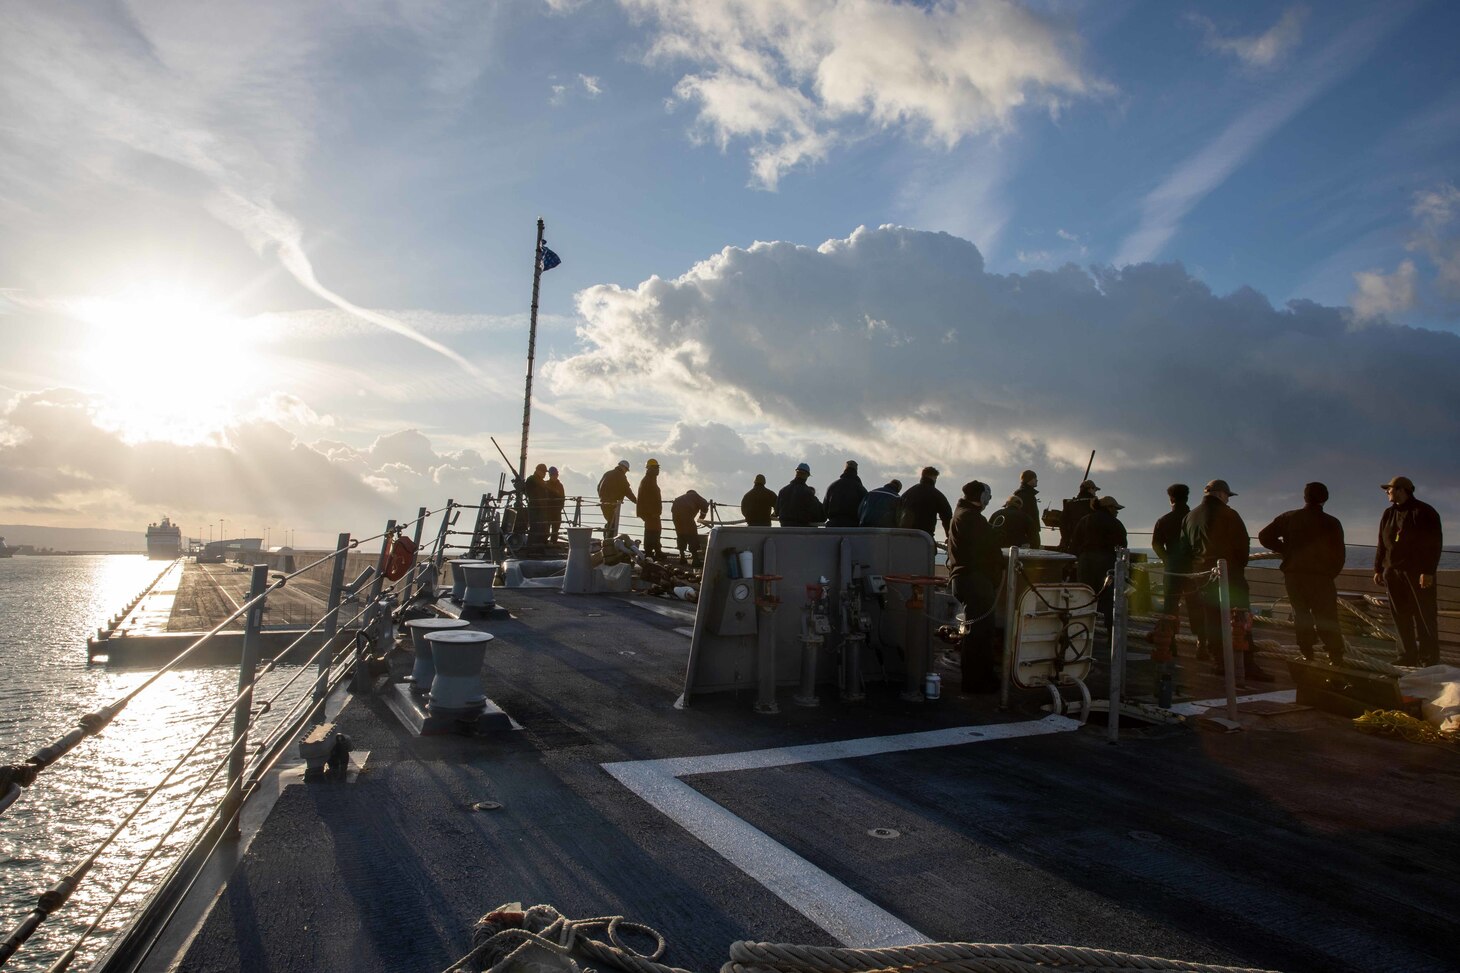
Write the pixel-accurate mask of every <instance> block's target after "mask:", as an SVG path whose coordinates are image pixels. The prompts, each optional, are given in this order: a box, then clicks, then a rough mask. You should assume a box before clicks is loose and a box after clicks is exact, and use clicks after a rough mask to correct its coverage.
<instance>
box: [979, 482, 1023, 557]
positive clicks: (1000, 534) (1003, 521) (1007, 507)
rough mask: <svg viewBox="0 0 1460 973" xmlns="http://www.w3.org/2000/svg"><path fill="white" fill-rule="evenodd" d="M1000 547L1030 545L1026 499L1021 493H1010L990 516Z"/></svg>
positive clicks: (990, 523)
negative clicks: (1025, 506) (1025, 513)
mask: <svg viewBox="0 0 1460 973" xmlns="http://www.w3.org/2000/svg"><path fill="white" fill-rule="evenodd" d="M989 526H990V527H992V528H993V529H994V536H995V537H996V538H998V541H999V546H1000V547H1027V546H1028V545H1029V520H1028V518H1026V517H1025V516H1024V501H1023V499H1021V498H1020V496H1019V494H1017V493H1011V494H1009V499H1007V500H1005V501H1004V505H1003V506H1002V507H1000V508H999V509H998V510H995V511H994V515H993V516H992V517H990V518H989Z"/></svg>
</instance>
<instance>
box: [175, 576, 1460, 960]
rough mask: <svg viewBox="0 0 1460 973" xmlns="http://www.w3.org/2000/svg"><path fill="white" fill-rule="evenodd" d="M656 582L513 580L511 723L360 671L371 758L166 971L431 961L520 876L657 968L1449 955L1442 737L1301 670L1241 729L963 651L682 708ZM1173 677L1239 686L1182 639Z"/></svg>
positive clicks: (286, 826) (499, 651)
mask: <svg viewBox="0 0 1460 973" xmlns="http://www.w3.org/2000/svg"><path fill="white" fill-rule="evenodd" d="M645 600H646V599H642V598H639V599H634V598H630V597H628V596H605V595H593V596H581V595H580V596H565V595H562V594H560V593H557V592H554V591H551V590H502V591H500V594H499V596H498V603H499V605H500V606H502V607H503V608H504V609H506V611H505V612H502V613H499V614H500V615H501V616H502V617H498V618H494V619H491V620H489V621H484V622H479V623H476V625H477V627H479V628H484V629H486V630H488V631H491V632H492V633H493V634H494V635H495V636H496V638H495V640H494V641H493V642H492V643H491V644H490V646H489V651H488V656H487V661H486V666H485V670H486V676H485V678H486V682H487V687H488V695H489V696H490V697H491V698H492V700H493V701H494V702H496V703H497V704H498V705H499V706H501V707H502V708H503V709H504V710H505V711H506V712H507V713H508V714H509V715H510V716H511V717H512V718H513V720H514V721H515V722H516V724H517V725H518V726H519V727H520V728H519V729H514V730H509V731H503V732H499V733H496V734H493V735H489V736H483V737H475V738H468V737H418V736H416V735H414V734H413V733H412V732H409V731H408V730H407V729H406V728H405V726H404V725H403V724H402V722H401V721H400V720H399V719H398V718H397V717H396V715H395V713H394V711H393V710H392V708H391V707H390V706H389V705H388V701H389V694H390V693H391V692H392V690H391V689H390V688H389V687H385V686H381V687H378V691H377V692H375V693H372V694H360V695H356V696H353V697H350V698H349V699H348V701H347V703H346V705H345V706H344V708H343V710H342V711H341V712H340V714H339V716H338V718H337V722H338V725H339V727H340V729H341V730H342V731H343V732H344V733H346V734H347V735H348V736H349V737H350V738H351V740H352V742H353V745H354V747H355V749H356V751H357V755H360V754H364V753H368V758H366V759H365V760H364V763H363V766H362V767H361V769H360V771H359V773H358V774H355V775H352V777H351V779H350V780H349V781H348V782H345V781H322V782H318V783H309V784H302V783H299V784H295V785H293V786H286V787H283V788H282V789H281V790H280V791H279V793H278V796H277V800H276V802H275V803H274V804H273V806H272V808H271V809H270V810H269V811H268V813H267V817H266V818H264V819H263V820H262V823H261V825H259V826H258V828H257V830H256V831H255V832H254V833H253V834H252V836H251V838H250V839H249V843H248V845H247V847H246V850H241V853H240V854H239V856H238V859H237V863H236V865H235V866H233V867H232V871H231V875H229V877H228V879H227V882H226V885H225V886H224V887H223V888H222V890H221V894H218V895H217V897H216V900H214V901H213V902H212V904H211V907H210V908H209V909H207V910H206V912H200V913H199V916H200V918H199V920H198V923H197V926H196V928H195V931H194V934H193V935H191V936H190V937H189V938H187V940H186V941H185V942H177V943H174V944H173V948H172V949H170V950H159V951H158V952H157V953H155V954H154V956H153V957H152V964H153V965H154V966H155V968H164V967H169V966H171V967H174V968H177V969H181V970H185V971H190V973H202V971H214V970H238V969H247V970H269V971H278V973H283V971H296V970H297V971H305V970H309V971H334V970H340V971H346V970H348V971H351V973H375V971H379V973H385V971H392V973H402V971H410V970H418V971H428V970H439V969H443V968H445V967H446V966H448V965H449V964H450V963H452V962H453V961H454V960H456V959H457V958H458V957H459V956H461V955H462V954H464V953H465V952H466V951H467V950H468V949H469V948H470V933H471V926H472V923H473V922H474V921H475V920H476V919H477V918H478V917H480V916H481V915H482V914H484V913H486V912H488V911H489V910H491V909H492V908H494V907H495V906H498V905H500V904H502V903H506V902H511V901H521V902H523V903H526V904H532V903H537V902H543V903H549V904H551V905H553V906H555V907H557V908H558V909H559V910H561V911H562V912H563V913H565V914H567V915H569V916H572V917H577V918H582V917H590V916H604V915H614V914H622V915H625V916H627V917H629V918H631V919H634V920H637V921H640V922H645V923H648V924H649V925H651V926H653V927H655V928H657V929H658V930H659V931H660V932H662V933H663V934H664V935H665V937H666V938H667V940H668V942H669V944H670V948H669V952H668V954H667V955H666V957H665V961H666V962H669V963H672V964H674V965H676V966H680V967H685V968H689V969H700V970H710V969H716V968H718V967H719V966H720V965H721V963H723V962H724V960H725V958H726V955H727V947H728V945H729V943H730V942H732V941H733V940H736V939H752V940H762V941H774V942H796V943H807V944H825V945H832V944H836V943H838V942H842V943H846V944H851V945H873V944H895V943H901V942H909V941H922V940H938V941H971V942H1044V943H1067V944H1072V945H1083V946H1097V947H1104V948H1108V949H1115V950H1122V951H1128V952H1135V953H1143V954H1150V955H1159V956H1168V957H1175V958H1180V959H1184V960H1188V961H1198V962H1212V963H1229V964H1236V965H1246V966H1257V967H1264V968H1271V969H1279V970H1287V971H1293V973H1297V971H1309V970H1311V971H1318V970H1323V971H1328V973H1334V971H1346V970H1352V971H1359V970H1365V971H1367V970H1375V969H1391V970H1400V969H1402V970H1406V971H1412V973H1422V971H1442V970H1445V971H1448V970H1453V969H1454V968H1455V963H1454V952H1453V931H1454V929H1456V928H1460V900H1457V898H1456V897H1455V896H1454V894H1453V892H1454V886H1453V878H1452V874H1451V871H1452V863H1453V862H1454V861H1455V860H1457V858H1460V821H1457V812H1456V808H1457V807H1460V760H1457V759H1456V754H1455V753H1454V752H1453V751H1452V750H1446V749H1441V748H1437V747H1428V746H1423V745H1416V744H1409V743H1404V742H1400V741H1395V740H1389V739H1380V738H1374V737H1369V736H1365V735H1363V734H1361V733H1359V732H1357V731H1355V730H1354V729H1353V727H1352V726H1351V725H1350V723H1349V722H1348V721H1347V720H1345V719H1342V718H1339V717H1336V716H1331V715H1328V714H1325V713H1322V712H1318V711H1315V710H1311V709H1307V708H1303V707H1297V706H1293V705H1285V704H1283V703H1282V702H1281V701H1282V700H1283V699H1285V698H1291V697H1290V696H1286V697H1285V696H1283V695H1282V691H1283V690H1284V689H1290V688H1291V687H1290V684H1287V683H1285V682H1284V683H1280V684H1279V685H1277V686H1276V687H1264V688H1271V689H1272V690H1275V691H1276V692H1277V693H1278V695H1277V696H1276V697H1275V698H1276V699H1277V700H1278V701H1277V702H1274V697H1271V696H1269V697H1268V698H1266V699H1263V700H1257V701H1254V702H1250V703H1247V704H1245V705H1244V706H1243V710H1242V721H1241V722H1242V724H1243V727H1244V729H1243V730H1242V731H1241V732H1234V733H1218V732H1210V731H1206V730H1202V729H1199V728H1197V725H1196V724H1195V723H1188V724H1185V725H1180V726H1166V725H1157V726H1147V727H1141V728H1135V727H1127V728H1125V729H1124V730H1123V732H1122V735H1121V739H1120V742H1119V743H1118V744H1115V745H1112V744H1110V743H1108V742H1107V740H1106V735H1105V730H1104V728H1103V727H1099V726H1095V725H1089V726H1084V727H1080V726H1079V725H1077V724H1075V723H1074V722H1073V721H1069V720H1066V719H1063V718H1061V717H1051V716H1048V715H1046V714H1044V713H1042V712H1041V711H1040V710H1039V708H1038V707H1039V705H1040V704H1041V703H1043V702H1045V701H1046V697H1045V696H1044V695H1043V694H1030V695H1028V696H1022V695H1019V694H1016V695H1015V698H1014V705H1013V706H1012V708H1011V709H1010V710H1008V711H1000V710H999V709H998V708H997V699H996V697H991V696H962V695H959V694H958V693H957V691H956V687H957V677H956V674H955V673H953V672H945V681H944V687H945V692H944V695H943V698H942V699H941V700H938V701H933V702H928V703H924V704H912V703H906V702H902V701H901V700H899V699H898V696H897V692H896V690H897V688H900V687H887V688H886V689H885V690H881V689H878V688H877V687H875V686H874V687H872V689H871V691H870V692H869V696H868V699H867V700H866V701H865V702H862V703H858V704H843V703H839V702H836V701H835V700H834V699H827V700H826V701H825V702H824V703H823V705H822V706H820V707H818V708H814V709H808V708H800V707H796V706H795V705H793V704H792V703H791V700H790V693H789V691H787V692H786V693H785V694H784V696H783V698H782V701H781V702H782V705H781V712H780V713H779V714H777V715H773V716H761V715H755V714H753V713H752V712H751V703H752V694H750V693H745V694H728V693H727V694H722V695H719V696H712V697H704V698H697V699H696V700H695V701H694V705H692V706H690V707H688V708H684V709H677V708H676V707H675V705H674V704H675V700H676V698H677V697H678V695H679V693H680V691H681V688H682V683H683V679H684V672H685V664H686V657H687V655H688V650H689V644H690V642H689V639H688V638H687V637H686V636H685V634H684V632H685V630H686V629H685V626H686V624H687V622H686V618H687V617H688V616H687V614H685V615H681V616H680V617H676V612H675V611H674V609H672V608H668V609H667V612H666V613H656V612H650V611H645V610H644V608H643V605H642V603H643V602H644V601H645ZM636 601H637V602H639V603H636ZM659 604H660V605H666V606H667V605H668V603H662V602H661V603H659ZM409 661H410V660H409V657H408V655H406V654H404V653H401V654H399V655H398V657H397V658H396V659H395V660H394V674H393V676H392V678H395V679H399V678H400V677H401V676H403V675H404V673H405V672H407V671H408V670H409ZM1178 681H1179V683H1180V684H1181V685H1182V686H1183V689H1184V690H1185V692H1186V693H1187V694H1188V695H1190V696H1194V697H1195V698H1198V699H1209V698H1215V697H1217V696H1220V695H1221V691H1220V688H1219V687H1220V684H1219V683H1218V682H1217V681H1216V680H1215V679H1213V678H1211V677H1209V676H1205V675H1202V674H1200V673H1198V672H1197V671H1196V670H1195V668H1194V666H1192V665H1189V664H1188V665H1186V666H1184V667H1183V669H1182V674H1181V676H1180V678H1179V680H1178ZM1197 708H1199V707H1197ZM289 779H294V780H297V776H295V777H291V778H289ZM480 801H495V802H499V803H500V804H501V807H500V809H497V810H474V808H473V806H474V805H475V804H476V803H477V802H480Z"/></svg>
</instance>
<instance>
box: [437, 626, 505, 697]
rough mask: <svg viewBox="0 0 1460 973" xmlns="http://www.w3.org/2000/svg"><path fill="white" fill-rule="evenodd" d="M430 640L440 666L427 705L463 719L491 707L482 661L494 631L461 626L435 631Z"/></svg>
mask: <svg viewBox="0 0 1460 973" xmlns="http://www.w3.org/2000/svg"><path fill="white" fill-rule="evenodd" d="M426 640H427V641H428V642H430V643H431V658H432V660H433V662H434V663H435V666H436V678H435V679H433V680H432V682H431V695H430V697H429V698H430V702H429V703H428V704H427V709H428V711H429V712H430V714H431V715H432V716H452V717H457V718H461V719H469V718H471V717H474V716H477V715H478V714H480V713H481V712H482V711H483V710H485V709H486V706H487V694H486V692H485V690H484V689H483V686H482V662H483V660H485V658H486V655H487V643H488V642H490V641H491V640H492V635H491V633H489V632H479V631H476V630H475V629H457V630H455V631H451V630H448V631H444V632H431V633H429V634H427V635H426Z"/></svg>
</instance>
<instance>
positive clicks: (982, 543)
mask: <svg viewBox="0 0 1460 973" xmlns="http://www.w3.org/2000/svg"><path fill="white" fill-rule="evenodd" d="M992 497H993V494H992V491H990V490H989V487H988V484H986V483H984V482H983V481H982V480H970V481H969V482H967V483H965V484H963V496H962V497H961V498H960V499H959V501H958V507H957V509H956V510H954V512H953V516H952V518H951V519H950V522H949V525H948V582H949V585H950V586H951V588H952V591H953V597H954V598H957V599H958V602H959V604H960V605H962V606H963V617H964V619H965V620H966V621H967V627H966V630H967V634H966V635H964V637H963V641H962V643H961V644H960V645H959V654H960V656H961V657H962V668H963V691H964V692H966V693H991V692H997V691H998V689H999V677H998V648H997V639H996V637H995V634H994V599H995V597H996V595H997V592H998V587H999V578H1000V576H1001V575H1002V573H1003V566H1004V561H1003V557H1002V555H1001V554H1000V553H999V541H998V538H997V537H996V536H994V529H993V527H992V526H990V525H989V522H988V521H987V520H985V519H984V514H983V511H984V508H985V507H987V506H988V504H989V500H990V499H992Z"/></svg>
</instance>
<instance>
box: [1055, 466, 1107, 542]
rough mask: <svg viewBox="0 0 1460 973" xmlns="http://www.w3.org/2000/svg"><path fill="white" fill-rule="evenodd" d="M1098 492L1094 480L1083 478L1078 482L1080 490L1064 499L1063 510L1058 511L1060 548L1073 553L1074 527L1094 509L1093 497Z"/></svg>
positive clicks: (1094, 497) (1098, 489)
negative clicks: (1071, 496) (1069, 497)
mask: <svg viewBox="0 0 1460 973" xmlns="http://www.w3.org/2000/svg"><path fill="white" fill-rule="evenodd" d="M1099 493H1100V488H1099V487H1098V486H1096V485H1095V481H1094V480H1083V481H1081V483H1080V492H1079V493H1077V494H1075V496H1074V497H1073V498H1071V499H1069V500H1066V501H1065V505H1064V510H1062V511H1061V512H1060V550H1062V551H1064V552H1066V553H1073V551H1074V548H1073V547H1072V546H1071V542H1072V541H1073V539H1074V536H1075V528H1076V527H1078V526H1080V521H1081V520H1083V519H1084V518H1085V517H1086V516H1088V515H1089V513H1090V511H1091V510H1094V509H1095V499H1096V497H1097V496H1098V495H1099Z"/></svg>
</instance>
